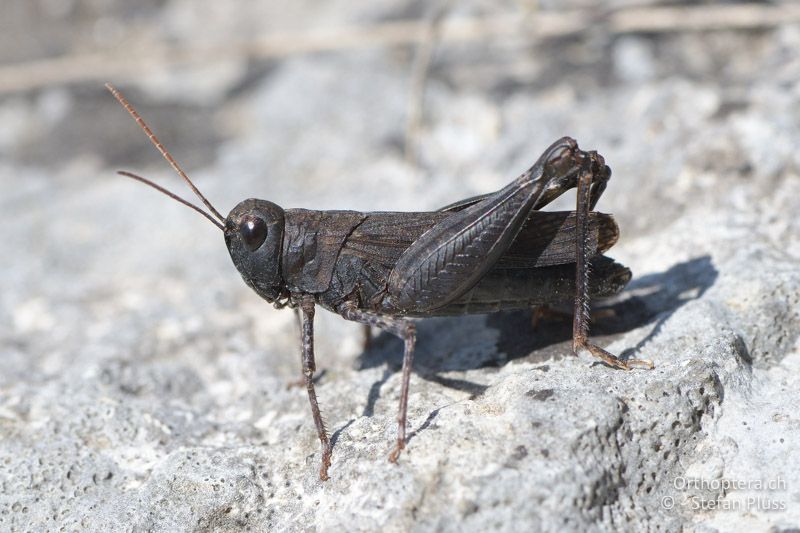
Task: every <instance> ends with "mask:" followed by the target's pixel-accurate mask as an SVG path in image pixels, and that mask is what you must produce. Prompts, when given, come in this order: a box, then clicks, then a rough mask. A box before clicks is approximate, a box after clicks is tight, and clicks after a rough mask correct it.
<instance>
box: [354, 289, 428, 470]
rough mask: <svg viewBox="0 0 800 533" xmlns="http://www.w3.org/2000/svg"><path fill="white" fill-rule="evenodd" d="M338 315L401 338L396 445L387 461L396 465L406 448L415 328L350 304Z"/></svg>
mask: <svg viewBox="0 0 800 533" xmlns="http://www.w3.org/2000/svg"><path fill="white" fill-rule="evenodd" d="M339 314H340V315H342V316H343V317H344V318H345V319H347V320H352V321H353V322H358V323H360V324H364V325H366V326H375V327H377V328H380V329H382V330H384V331H388V332H389V333H391V334H393V335H395V336H397V337H399V338H401V339H402V340H403V344H404V350H403V378H402V384H401V386H400V407H399V409H398V410H397V443H396V444H395V447H394V449H393V450H392V453H390V454H389V461H390V462H392V463H396V462H397V459H398V457H400V452H401V451H402V450H403V448H405V446H406V419H407V415H408V387H409V384H410V382H411V366H412V364H413V362H414V343H415V341H416V327H415V326H414V323H413V322H411V321H410V320H405V319H402V318H393V317H387V316H381V315H376V314H374V313H368V312H365V311H361V310H360V309H358V308H356V306H355V305H353V304H351V303H345V304H343V305H342V306H341V307H340V308H339Z"/></svg>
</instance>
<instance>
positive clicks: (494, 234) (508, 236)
mask: <svg viewBox="0 0 800 533" xmlns="http://www.w3.org/2000/svg"><path fill="white" fill-rule="evenodd" d="M106 87H107V88H108V89H109V91H111V93H112V94H113V95H114V97H116V99H117V100H118V101H119V102H120V104H122V106H123V107H124V108H125V109H126V110H127V111H128V113H130V115H131V116H132V117H133V118H134V120H136V122H137V123H138V124H139V126H140V127H141V128H142V129H143V130H144V132H145V133H146V134H147V136H148V137H149V138H150V141H151V142H152V143H153V144H154V145H155V147H156V148H157V149H158V150H159V152H161V154H162V155H163V156H164V158H165V159H166V160H167V161H168V162H169V163H170V165H171V166H172V167H173V168H174V169H175V171H176V172H177V173H178V174H179V175H180V176H181V177H182V178H183V180H184V181H186V183H187V184H188V185H189V187H190V188H191V189H192V191H193V192H194V193H195V194H196V195H197V197H198V198H199V199H200V200H201V201H202V202H203V204H204V205H205V206H206V208H207V209H208V210H209V212H210V214H209V212H206V211H204V210H203V209H202V208H200V207H198V206H197V205H195V204H192V203H191V202H189V201H187V200H185V199H183V198H181V197H179V196H177V195H176V194H174V193H172V192H170V191H168V190H166V189H164V188H163V187H161V186H159V185H157V184H155V183H153V182H152V181H150V180H147V179H146V178H143V177H141V176H137V175H135V174H132V173H130V172H124V171H120V172H119V174H121V175H123V176H126V177H129V178H132V179H135V180H138V181H140V182H143V183H145V184H147V185H149V186H151V187H153V188H155V189H157V190H158V191H160V192H162V193H164V194H166V195H167V196H169V197H170V198H172V199H174V200H176V201H178V202H180V203H182V204H184V205H186V206H188V207H190V208H192V209H194V210H195V211H197V212H199V213H200V214H202V215H203V216H205V217H206V218H207V219H208V220H210V221H211V222H212V223H213V224H214V225H216V226H217V227H218V228H219V229H220V230H222V233H223V235H224V237H225V244H226V246H227V248H228V252H229V253H230V256H231V259H232V260H233V264H234V265H235V266H236V268H237V270H238V271H239V273H240V274H241V276H242V278H243V279H244V282H245V283H246V284H247V285H248V286H249V287H250V288H251V289H253V290H254V291H255V292H256V293H257V294H258V295H259V296H261V297H262V298H264V299H265V300H266V301H267V302H270V303H272V304H274V305H275V306H276V307H278V308H284V307H289V308H293V309H296V310H297V311H298V315H299V318H300V325H301V337H302V369H303V370H302V371H303V381H304V383H305V386H306V389H307V392H308V399H309V402H310V404H311V413H312V415H313V418H314V424H315V425H316V430H317V434H318V436H319V440H320V443H321V445H322V465H321V467H320V472H319V477H320V479H321V480H323V481H324V480H327V479H328V468H329V467H330V465H331V453H332V447H331V441H330V438H329V436H328V431H327V429H326V427H325V424H324V422H323V419H322V415H321V414H320V409H319V404H318V402H317V394H316V391H315V388H314V379H313V378H314V372H315V370H316V363H315V358H314V312H315V308H316V306H317V305H319V306H322V307H323V308H325V309H327V310H329V311H332V312H334V313H336V314H338V315H340V316H342V317H343V318H344V319H346V320H350V321H353V322H357V323H360V324H364V325H366V326H372V327H377V328H379V329H381V330H383V331H386V332H389V333H391V334H393V335H395V336H397V337H399V338H400V339H402V340H403V342H404V345H405V350H404V354H403V369H402V382H401V383H402V385H401V391H400V406H399V409H398V415H397V441H396V443H395V445H394V448H393V450H392V451H391V453H390V454H389V461H391V462H393V463H396V462H397V460H398V457H399V456H400V453H401V451H402V450H403V448H404V447H405V444H406V413H407V410H408V389H409V381H410V378H411V367H412V362H413V359H414V343H415V325H414V322H413V319H414V318H417V317H432V316H448V315H463V314H470V313H491V312H495V311H500V310H504V309H526V308H540V307H542V306H547V305H548V304H561V303H565V302H569V301H574V318H573V343H572V348H573V351H574V352H575V353H576V354H577V353H579V352H581V351H584V350H585V351H588V352H590V353H591V354H592V355H594V356H595V357H598V358H600V359H601V360H602V361H603V362H605V363H606V364H607V365H609V366H611V367H614V368H620V369H630V368H632V367H634V366H643V367H648V368H652V363H650V362H649V361H646V360H639V359H629V360H621V359H619V358H618V357H616V356H614V355H613V354H611V353H609V352H607V351H606V350H604V349H602V348H600V347H599V346H596V345H595V344H592V343H591V342H589V338H588V329H589V328H588V326H589V299H590V297H605V296H611V295H614V294H617V293H618V292H620V291H621V290H622V289H623V288H624V286H625V285H626V284H627V283H628V281H629V280H630V278H631V271H630V270H629V269H628V268H627V267H625V266H623V265H620V264H618V263H616V262H615V261H614V260H612V259H610V258H608V257H606V256H604V255H603V253H604V252H605V251H606V250H608V249H609V248H610V247H611V246H612V245H614V243H616V241H617V239H618V237H619V228H618V226H617V224H616V222H615V221H614V219H613V217H612V216H611V215H607V214H604V213H598V212H595V211H593V209H594V207H595V205H596V204H597V201H598V200H599V198H600V195H601V194H602V193H603V191H604V190H605V188H606V184H607V182H608V180H609V178H610V176H611V169H610V168H609V167H608V166H607V165H606V164H605V161H604V159H603V157H602V156H601V155H599V154H598V153H597V152H595V151H584V150H581V149H580V148H579V147H578V144H577V142H576V141H575V140H574V139H571V138H569V137H564V138H562V139H559V140H557V141H556V142H554V143H553V144H552V145H550V147H549V148H547V150H545V152H544V153H543V154H542V155H541V157H539V159H538V160H537V161H536V163H535V164H534V165H533V166H532V167H531V168H530V169H529V170H528V171H527V172H525V173H523V174H522V175H521V176H520V177H518V178H517V179H515V180H514V181H512V182H511V183H509V184H508V185H507V186H506V187H504V188H502V189H500V190H499V191H496V192H493V193H489V194H484V195H481V196H475V197H472V198H468V199H465V200H461V201H459V202H456V203H453V204H451V205H448V206H446V207H443V208H442V209H439V210H438V211H432V212H366V213H362V212H358V211H315V210H308V209H283V208H281V207H279V206H278V205H276V204H274V203H272V202H269V201H267V200H259V199H254V198H251V199H248V200H244V201H242V202H240V203H239V204H238V205H237V206H236V207H234V208H233V209H232V210H231V211H230V213H229V214H228V216H227V217H223V216H222V215H221V214H220V213H219V212H218V211H217V210H216V209H215V208H214V206H212V205H211V203H210V202H209V201H208V200H207V199H206V198H205V197H204V196H203V194H202V193H201V192H200V191H199V190H198V189H197V187H195V185H194V184H193V183H192V181H191V180H190V179H189V177H188V176H187V175H186V173H185V172H184V171H183V170H182V169H181V167H180V166H179V165H178V163H177V162H176V161H175V159H174V158H173V157H172V156H171V155H170V154H169V152H168V151H167V150H166V149H165V148H164V146H163V145H162V144H161V143H160V142H159V141H158V139H157V138H156V136H155V135H154V134H153V132H152V131H151V130H150V128H149V127H148V126H147V124H145V122H144V120H143V119H142V118H141V117H140V116H139V114H138V113H137V112H136V111H135V110H134V109H133V107H132V106H131V105H130V104H129V103H128V101H127V100H126V99H125V98H124V97H123V96H122V94H121V93H120V92H119V91H117V90H116V89H115V88H114V87H112V86H111V85H108V84H107V85H106ZM572 188H576V189H577V197H578V199H577V207H576V210H575V211H572V212H544V211H540V209H541V208H542V207H544V206H546V205H547V204H548V203H550V202H552V201H553V200H554V199H555V198H557V197H558V196H560V195H561V194H563V193H564V192H566V191H568V190H570V189H572ZM590 270H591V271H592V272H593V279H592V282H591V283H590V282H589V271H590Z"/></svg>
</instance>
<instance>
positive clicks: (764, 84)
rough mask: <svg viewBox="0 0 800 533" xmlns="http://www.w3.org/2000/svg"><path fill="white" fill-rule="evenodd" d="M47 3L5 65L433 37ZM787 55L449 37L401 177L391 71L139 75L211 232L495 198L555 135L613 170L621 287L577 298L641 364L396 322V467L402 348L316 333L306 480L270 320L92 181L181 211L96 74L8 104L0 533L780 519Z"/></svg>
mask: <svg viewBox="0 0 800 533" xmlns="http://www.w3.org/2000/svg"><path fill="white" fill-rule="evenodd" d="M656 3H657V2H651V3H650V4H656ZM41 4H42V6H41V12H37V13H32V12H29V11H28V10H26V9H23V8H21V7H12V6H4V7H3V8H2V9H3V10H4V11H6V10H8V11H7V12H6V15H7V17H5V16H4V17H2V18H4V19H6V21H7V22H6V23H7V24H8V21H11V22H12V24H10V25H9V26H8V28H6V29H5V30H4V31H3V39H15V38H16V40H15V43H16V52H15V54H16V55H13V56H9V55H8V54H9V50H10V49H9V48H8V47H5V46H0V50H3V56H2V60H3V61H5V66H6V67H9V66H11V65H13V64H14V63H15V62H18V61H27V60H32V59H36V58H41V57H44V56H45V54H47V53H54V51H55V52H57V53H58V54H65V55H68V54H70V53H78V52H80V51H83V50H86V49H91V48H92V47H93V46H94V47H99V48H103V47H107V46H110V44H109V43H111V42H113V41H116V40H120V41H124V40H125V39H129V40H133V42H135V43H138V42H140V41H142V40H143V41H144V42H147V39H151V40H156V41H158V40H165V41H168V42H177V43H184V44H186V43H189V45H192V46H194V45H197V46H201V45H208V44H210V45H212V46H213V45H214V44H215V43H217V44H218V43H220V42H224V41H225V39H228V38H231V36H240V37H242V38H247V37H251V36H253V35H257V34H259V33H260V32H267V31H274V30H283V31H285V30H286V29H291V28H326V27H329V26H334V25H343V24H361V25H363V24H370V23H376V22H381V21H387V20H398V19H407V18H414V17H422V18H423V19H424V18H425V16H426V13H427V12H428V11H427V10H426V9H425V8H424V6H425V4H422V3H416V2H408V3H405V2H400V1H389V2H383V3H370V6H371V7H370V8H369V9H368V10H367V8H364V11H360V12H353V11H352V9H350V10H348V9H347V8H346V6H349V4H344V3H342V2H338V3H334V2H331V3H326V4H325V5H326V6H327V7H325V8H324V9H323V8H322V7H321V6H319V5H318V3H311V2H298V3H296V4H294V5H295V7H294V8H293V9H291V10H286V9H279V8H277V7H264V6H262V7H253V6H250V3H247V2H225V3H221V4H220V6H225V7H219V8H216V9H217V11H216V12H214V13H204V12H198V11H195V8H194V7H193V6H194V5H195V4H194V3H192V2H189V1H188V0H172V1H170V2H166V3H156V2H148V3H142V4H141V6H139V5H138V4H137V6H139V7H137V8H136V9H137V11H135V12H133V11H130V10H131V9H132V8H127V7H124V4H123V3H122V2H121V0H119V1H117V2H105V3H103V7H100V4H97V3H91V2H74V3H71V4H69V5H70V6H72V7H58V6H57V5H56V3H53V2H42V3H41ZM67 4H68V3H65V4H64V5H65V6H66V5H67ZM84 4H85V5H84ZM558 4H559V6H561V5H562V4H563V3H558ZM566 4H569V6H570V8H574V9H578V10H579V9H583V7H582V6H583V5H584V4H585V3H584V2H580V1H577V0H576V1H574V2H568V3H566ZM566 4H564V5H566ZM607 4H608V5H607V6H606V7H615V6H624V5H625V4H626V3H625V2H621V1H620V2H608V3H607ZM20 5H22V4H20ZM520 5H522V4H508V5H500V4H494V3H491V4H484V3H474V4H469V6H467V5H466V4H459V6H458V7H457V8H456V7H453V6H451V9H450V11H449V12H448V14H447V17H458V16H487V17H488V16H492V15H497V14H498V13H508V12H512V13H514V12H517V13H518V12H519V11H518V10H519V9H520ZM543 5H544V6H545V8H548V6H549V5H550V3H543ZM562 7H563V6H562ZM553 9H558V6H553ZM98 10H101V11H99V12H98ZM205 17H212V19H213V20H214V22H215V23H214V24H211V25H209V24H207V22H206V21H205ZM254 20H263V21H265V22H264V25H259V24H253V23H252V21H254ZM199 27H203V28H204V31H203V34H202V35H201V36H198V35H197V31H198V30H197V29H198V28H199ZM22 28H28V30H27V31H26V32H24V33H25V36H23V35H22V33H21V32H22ZM15 32H16V33H15ZM29 33H33V34H35V35H38V36H39V37H40V39H39V40H36V39H29V38H28V34H29ZM15 36H16V37H15ZM137 39H138V40H137ZM192 39H195V40H194V41H193V40H192ZM198 39H199V40H198ZM201 41H202V42H201ZM798 50H800V25H797V24H788V23H787V24H782V25H779V26H777V27H769V28H761V29H757V30H748V31H742V30H736V31H734V30H722V31H715V32H691V31H676V32H667V33H656V34H638V33H631V34H614V33H613V32H611V31H610V30H609V29H608V28H605V29H604V27H603V26H602V25H598V26H597V27H596V29H594V30H592V31H587V32H584V33H581V34H580V35H574V36H570V37H569V38H560V39H551V40H537V39H536V38H535V36H528V37H525V36H520V35H516V34H511V35H506V36H503V37H500V38H491V39H479V40H475V41H469V42H457V43H442V44H439V45H438V46H436V47H435V48H434V53H433V55H432V58H431V65H430V69H429V74H428V76H427V79H426V83H425V92H424V100H423V101H422V103H423V105H422V119H421V123H420V127H419V128H418V131H417V132H416V133H415V134H414V135H413V136H412V137H413V139H414V146H415V147H416V150H417V156H418V157H417V161H411V162H409V160H408V159H407V158H406V157H405V156H404V142H405V140H404V139H405V137H404V135H405V134H404V131H405V129H406V120H407V116H408V113H409V109H410V108H412V107H413V105H412V103H411V102H413V101H414V100H413V97H411V96H410V94H412V93H413V91H412V90H411V87H413V85H414V83H413V81H412V78H411V76H412V75H411V72H412V71H413V63H414V61H413V57H414V54H413V50H411V49H409V48H407V47H400V48H390V49H384V48H381V47H370V46H367V45H365V46H361V47H359V46H356V47H354V48H353V49H349V50H345V51H337V52H330V53H324V54H317V55H302V54H299V55H292V56H290V57H287V58H283V59H280V60H269V61H251V62H248V61H244V60H243V59H240V58H239V59H237V58H232V59H231V58H228V59H221V60H216V61H208V62H203V63H202V64H198V63H192V62H191V61H190V62H189V63H188V64H185V65H183V64H182V65H180V68H166V67H164V66H163V65H162V66H159V65H158V64H156V66H155V67H154V68H151V69H149V70H147V73H146V74H143V75H142V76H141V78H140V79H139V80H138V81H137V83H132V84H127V85H123V88H124V89H126V90H127V93H128V96H129V99H130V100H132V101H134V102H135V104H136V105H137V107H138V109H139V111H140V112H141V113H142V114H143V115H144V116H145V117H146V118H147V119H148V120H149V121H150V123H151V126H153V128H154V129H155V130H156V131H157V132H158V133H159V134H160V136H161V138H162V141H164V142H165V144H167V145H168V146H169V147H170V148H171V150H172V152H173V154H174V155H175V156H176V157H177V158H178V159H179V160H181V161H182V162H184V163H185V165H186V166H187V168H188V169H189V170H190V174H191V175H192V176H193V177H194V178H195V179H196V182H197V184H198V186H199V187H200V188H201V189H202V190H203V191H204V192H205V193H206V194H207V195H208V197H209V198H211V199H212V202H214V203H215V204H216V205H217V206H219V207H220V208H221V210H222V211H223V212H224V211H226V210H227V209H228V208H230V207H232V206H233V205H235V204H236V203H237V202H238V201H239V200H241V199H243V198H245V197H248V196H254V197H261V198H268V199H270V200H272V201H274V202H276V203H278V204H280V205H283V206H285V207H295V206H298V207H315V208H352V209H361V210H387V209H393V210H395V209H397V210H402V209H433V208H435V207H437V206H439V205H443V204H446V203H449V202H451V201H453V200H456V199H459V198H461V197H466V196H470V195H473V194H477V193H481V192H486V191H490V190H493V189H495V188H498V187H500V186H501V185H503V184H504V183H506V182H507V181H508V180H510V179H511V178H513V177H515V176H516V175H517V174H518V173H519V172H521V171H522V170H524V169H525V168H527V166H528V165H529V164H530V163H531V162H532V161H533V160H535V158H536V157H537V156H538V154H539V153H540V152H541V150H542V149H543V148H544V147H546V146H547V145H548V144H549V143H550V142H551V141H552V140H554V139H555V138H558V137H559V136H561V135H564V134H569V135H572V136H574V137H576V138H577V139H578V140H579V142H580V144H581V146H583V147H587V148H590V147H591V148H597V149H598V150H599V151H600V152H601V153H602V154H604V155H605V157H606V158H607V161H608V162H609V164H610V165H611V167H612V168H613V170H614V175H613V178H612V181H611V182H610V185H609V188H608V189H607V191H606V194H605V196H604V197H603V199H602V201H601V203H600V204H599V208H600V209H601V210H603V211H605V212H611V213H614V214H615V215H616V217H617V219H618V221H619V223H620V226H621V228H622V238H621V240H620V242H619V244H618V245H617V246H616V247H615V248H614V249H613V254H612V255H613V256H614V257H615V258H616V259H618V260H620V261H622V262H623V263H625V264H626V265H629V266H630V267H631V268H632V270H633V271H634V275H635V277H634V279H633V281H632V282H631V283H630V285H629V287H628V288H627V289H626V291H625V292H624V293H623V294H622V295H621V296H620V297H619V298H616V299H615V300H613V301H610V302H598V303H597V304H596V305H595V308H605V309H611V310H613V311H614V313H613V316H611V317H607V318H603V319H598V320H597V321H596V323H595V325H594V329H593V334H594V336H595V338H596V339H598V341H599V342H600V343H601V344H603V345H607V346H608V349H609V350H611V351H613V352H615V353H619V354H622V355H625V356H637V357H646V358H649V359H651V360H653V362H654V363H655V369H654V370H652V371H631V372H621V371H616V370H612V369H609V368H607V367H605V366H602V365H600V364H597V363H596V362H594V361H591V360H589V359H583V358H580V359H579V358H575V357H573V356H572V355H571V354H570V349H569V342H568V340H569V335H570V324H569V323H560V322H557V321H556V322H552V323H547V324H546V325H545V326H544V327H542V328H540V330H538V331H532V330H531V329H530V327H529V324H530V314H529V313H502V314H498V315H491V316H473V317H464V318H457V319H431V320H427V321H422V322H420V324H419V334H418V356H417V361H416V364H415V370H416V373H415V374H414V376H413V377H412V382H411V396H410V407H409V426H410V429H409V430H410V434H411V437H410V442H409V445H408V447H407V450H406V452H405V453H404V454H403V456H402V458H401V461H400V464H399V465H391V464H389V463H388V462H387V461H386V456H387V453H388V452H389V450H390V447H391V443H392V439H393V438H394V433H395V421H394V420H395V414H396V408H397V399H398V395H399V384H400V380H399V377H400V376H399V372H398V370H399V366H400V358H401V350H402V347H401V344H400V343H399V341H397V340H395V339H393V338H391V337H389V336H386V335H381V336H379V337H377V339H376V341H375V343H374V345H373V347H372V348H371V349H370V350H368V351H366V352H364V353H362V350H361V349H360V329H359V328H358V327H357V326H354V325H352V324H348V323H345V322H344V321H342V320H340V319H338V318H337V317H334V316H330V315H328V314H326V313H319V314H318V320H317V362H318V367H319V368H320V369H321V372H320V379H319V383H318V393H319V395H320V397H321V399H322V406H323V410H324V413H325V415H326V418H327V420H328V422H329V425H330V427H331V429H332V432H333V439H334V441H335V448H334V457H333V466H332V467H331V470H330V474H331V480H330V481H328V482H325V483H322V482H320V481H319V479H318V477H317V473H318V466H319V459H320V453H319V446H318V442H317V440H316V437H315V433H314V431H313V425H312V422H311V418H310V413H309V409H308V405H307V399H306V397H305V393H304V391H303V390H302V389H298V388H287V383H289V382H291V381H292V380H294V379H296V378H297V377H298V375H299V346H298V343H297V331H296V325H295V323H294V317H293V316H292V313H290V312H289V311H278V310H274V309H272V308H271V307H270V306H269V305H267V304H266V303H264V302H263V301H261V300H259V299H258V297H257V296H256V295H255V294H253V293H252V292H250V290H249V289H247V287H245V286H244V284H243V283H242V282H241V279H240V278H239V275H238V274H237V273H236V271H235V269H234V267H233V266H232V265H231V264H230V260H229V258H228V256H227V252H226V250H225V247H224V243H223V242H222V239H221V238H220V235H219V233H218V232H217V230H216V229H214V228H213V226H211V225H210V224H208V223H206V222H205V221H203V220H202V219H201V218H200V217H198V216H197V215H196V214H194V213H192V212H190V211H189V210H187V209H184V208H182V207H179V206H177V205H173V204H171V203H169V202H168V201H167V200H166V199H164V198H162V197H159V196H157V195H155V194H154V193H153V191H151V190H148V189H146V188H144V187H140V186H138V185H136V184H133V183H129V182H126V181H124V180H122V179H119V178H117V177H115V176H114V175H113V170H114V169H116V168H128V169H131V170H135V171H138V172H141V173H143V174H145V175H148V176H151V177H153V178H156V179H158V181H159V182H161V183H164V184H168V186H169V188H170V189H172V190H176V191H183V190H184V188H183V187H182V185H181V184H180V183H179V182H178V180H177V179H176V178H175V177H174V176H173V175H172V174H171V173H170V172H169V169H168V168H167V167H166V165H165V164H164V163H163V162H162V161H160V159H159V156H158V154H157V153H156V152H155V151H154V150H152V149H151V148H150V147H149V146H148V145H147V141H146V139H144V137H143V136H142V135H141V133H140V132H138V131H137V129H136V127H135V125H134V124H133V123H132V122H131V121H130V120H128V118H127V117H126V116H125V114H124V112H123V111H121V110H120V109H119V108H118V107H117V106H116V104H115V103H114V102H113V100H112V99H111V98H110V96H108V95H107V94H106V93H105V92H104V91H103V89H102V87H101V86H100V85H99V84H97V83H94V82H88V81H87V82H77V83H71V84H57V83H53V84H49V85H47V86H45V87H42V88H37V89H31V90H28V91H10V92H6V93H4V94H2V95H0V124H2V131H0V190H2V195H1V196H0V221H2V227H3V228H4V231H3V239H2V243H3V244H2V247H3V249H2V258H3V259H2V271H1V272H2V273H1V274H0V361H1V362H2V369H3V370H2V372H0V484H2V491H1V493H0V530H9V529H10V530H15V531H16V530H18V531H40V530H58V529H59V528H63V529H64V530H68V531H74V530H94V531H144V530H147V531H239V530H242V529H249V530H254V531H266V530H272V529H276V530H314V529H316V530H331V529H333V528H341V529H344V530H364V531H367V530H378V529H383V530H388V531H399V530H410V529H411V530H431V529H433V530H441V531H463V530H466V531H485V530H502V531H522V530H528V531H531V530H552V531H564V530H592V529H597V530H600V529H620V530H665V531H677V530H680V529H682V528H683V529H696V530H698V531H714V530H719V531H731V530H747V531H767V530H770V531H782V530H788V529H789V528H791V527H797V526H799V525H800V475H799V474H798V472H800V454H798V453H797V452H798V450H799V449H800V414H798V409H797V402H796V396H797V394H796V392H797V391H798V389H800V342H798V338H800V217H798V216H797V213H798V211H800V194H798V191H799V190H800V174H798V171H799V170H800V155H798V154H800V151H798V150H797V147H798V146H800V82H798V80H800V60H798V57H800V55H798ZM161 59H163V58H161ZM158 60H159V58H155V59H153V61H155V62H157V61H158ZM109 72H111V73H112V74H110V75H113V72H114V70H113V69H111V68H110V69H109ZM181 194H183V192H182V193H181ZM187 195H188V193H187ZM573 198H574V197H573V196H570V198H569V199H565V200H564V202H560V203H559V206H560V207H565V206H569V205H570V203H571V202H572V201H573ZM759 482H760V483H763V484H767V483H771V484H772V490H768V489H767V488H766V487H762V486H758V483H759ZM701 504H702V505H701Z"/></svg>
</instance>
